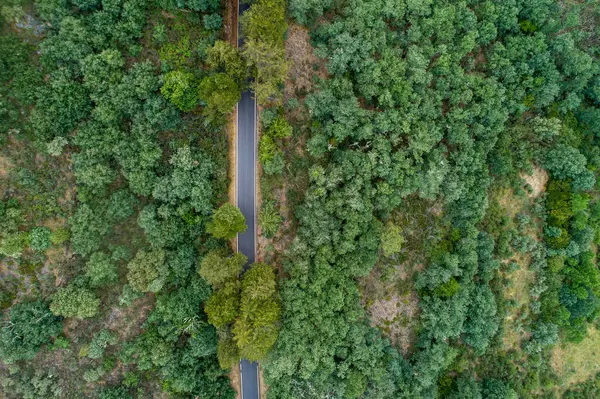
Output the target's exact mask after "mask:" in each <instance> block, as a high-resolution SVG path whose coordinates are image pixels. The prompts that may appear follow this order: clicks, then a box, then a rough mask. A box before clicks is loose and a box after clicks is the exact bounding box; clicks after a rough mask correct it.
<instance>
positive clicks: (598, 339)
mask: <svg viewBox="0 0 600 399" xmlns="http://www.w3.org/2000/svg"><path fill="white" fill-rule="evenodd" d="M551 366H552V369H553V370H554V371H555V372H556V373H557V374H558V375H559V376H560V377H561V379H562V384H561V386H560V389H561V390H563V391H564V390H566V389H567V388H568V387H569V386H571V385H573V384H576V383H579V382H583V381H585V380H587V379H589V378H590V377H592V376H593V375H595V374H596V373H597V372H599V371H600V331H598V330H596V328H594V327H591V328H590V329H589V330H588V336H587V337H586V338H585V339H584V340H583V341H582V342H580V343H578V344H575V343H566V344H563V345H560V346H558V345H557V346H556V347H555V348H554V351H553V352H552V360H551Z"/></svg>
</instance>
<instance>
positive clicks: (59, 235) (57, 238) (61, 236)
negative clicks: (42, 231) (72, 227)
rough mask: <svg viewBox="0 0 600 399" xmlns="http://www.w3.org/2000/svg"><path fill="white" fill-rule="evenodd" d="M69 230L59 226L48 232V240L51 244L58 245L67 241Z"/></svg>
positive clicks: (69, 234) (69, 236)
mask: <svg viewBox="0 0 600 399" xmlns="http://www.w3.org/2000/svg"><path fill="white" fill-rule="evenodd" d="M70 238H71V232H70V231H69V229H67V228H66V227H59V228H57V229H55V230H54V231H53V232H52V234H50V242H51V243H52V245H60V244H62V243H64V242H67V241H69V239H70Z"/></svg>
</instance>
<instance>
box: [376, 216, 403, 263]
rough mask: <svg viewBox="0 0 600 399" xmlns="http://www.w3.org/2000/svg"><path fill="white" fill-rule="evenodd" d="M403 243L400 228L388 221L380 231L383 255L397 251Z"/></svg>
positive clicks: (387, 255) (389, 254)
mask: <svg viewBox="0 0 600 399" xmlns="http://www.w3.org/2000/svg"><path fill="white" fill-rule="evenodd" d="M403 244H404V236H402V228H401V227H399V226H396V225H395V224H393V223H392V222H388V223H387V224H386V225H385V228H384V229H383V232H382V233H381V249H382V250H383V255H384V256H386V257H389V256H391V255H394V254H397V253H399V252H400V250H401V249H402V245H403Z"/></svg>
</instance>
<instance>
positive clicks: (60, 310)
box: [50, 285, 100, 319]
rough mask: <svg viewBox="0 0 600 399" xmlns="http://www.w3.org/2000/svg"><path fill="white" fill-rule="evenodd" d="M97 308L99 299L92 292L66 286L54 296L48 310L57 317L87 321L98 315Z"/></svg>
mask: <svg viewBox="0 0 600 399" xmlns="http://www.w3.org/2000/svg"><path fill="white" fill-rule="evenodd" d="M99 306H100V299H98V298H97V297H96V295H94V293H93V292H92V291H90V290H88V289H85V288H78V287H76V286H74V285H68V286H67V287H66V288H60V289H59V290H58V291H57V292H56V294H54V296H53V297H52V302H51V303H50V310H51V311H52V313H54V314H55V315H57V316H64V317H75V318H77V319H87V318H90V317H94V316H96V315H97V314H98V308H99Z"/></svg>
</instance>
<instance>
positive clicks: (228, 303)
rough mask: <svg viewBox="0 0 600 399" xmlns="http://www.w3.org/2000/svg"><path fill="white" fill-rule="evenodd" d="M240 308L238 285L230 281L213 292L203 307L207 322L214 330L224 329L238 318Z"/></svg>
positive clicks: (237, 282) (236, 282)
mask: <svg viewBox="0 0 600 399" xmlns="http://www.w3.org/2000/svg"><path fill="white" fill-rule="evenodd" d="M239 307H240V284H239V281H232V282H229V283H227V284H225V286H224V287H223V288H221V289H220V290H218V291H216V292H214V293H213V294H212V295H211V296H210V298H208V301H206V304H205V306H204V311H205V312H206V314H207V315H208V322H209V323H210V324H212V325H213V326H215V327H216V328H223V327H226V326H227V325H228V324H230V323H232V322H233V321H234V320H235V319H236V317H237V316H238V312H239Z"/></svg>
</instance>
